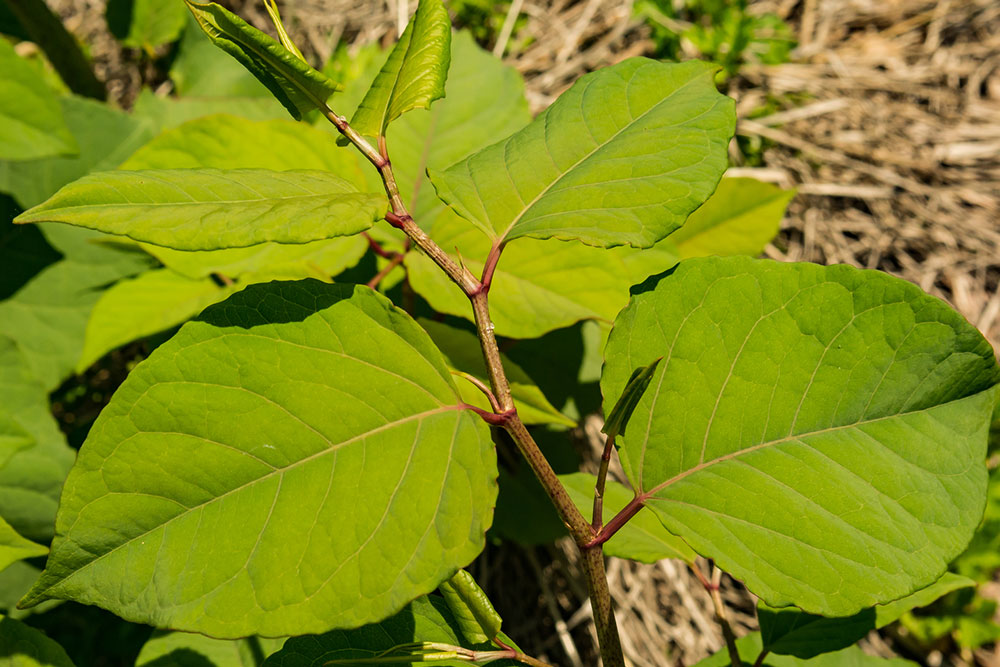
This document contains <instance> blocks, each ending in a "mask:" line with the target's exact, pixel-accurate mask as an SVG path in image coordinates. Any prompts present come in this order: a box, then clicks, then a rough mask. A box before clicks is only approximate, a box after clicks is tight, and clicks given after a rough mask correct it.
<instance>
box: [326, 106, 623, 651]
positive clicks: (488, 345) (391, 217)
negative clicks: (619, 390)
mask: <svg viewBox="0 0 1000 667" xmlns="http://www.w3.org/2000/svg"><path fill="white" fill-rule="evenodd" d="M322 111H323V114H324V115H325V116H326V118H327V119H328V120H329V121H330V122H331V123H333V124H334V126H336V128H337V129H338V130H339V131H340V133H341V134H343V135H344V136H345V137H346V138H347V139H348V140H349V141H350V142H351V143H352V144H354V145H355V146H356V147H357V148H358V150H360V151H361V153H362V154H363V155H364V156H365V157H366V158H367V159H368V161H369V162H371V163H372V164H373V165H374V166H375V167H376V168H377V169H378V171H379V174H380V175H381V177H382V183H383V185H384V186H385V192H386V195H387V196H388V197H389V211H388V212H387V213H386V215H385V219H386V221H387V222H388V223H389V224H390V225H392V226H393V227H396V228H397V229H400V230H402V231H403V233H405V234H406V236H407V237H408V238H409V239H410V240H411V241H412V242H413V243H414V244H415V245H416V246H417V247H418V248H420V249H421V250H422V251H423V252H424V254H426V255H427V256H428V257H430V258H431V260H433V261H434V263H435V264H437V265H438V267H440V268H441V270H442V271H444V272H445V274H446V275H447V276H448V277H449V278H451V280H452V281H453V282H454V283H455V284H457V285H458V286H459V287H460V288H461V290H462V291H463V292H464V293H465V295H466V296H467V297H469V301H470V302H471V304H472V312H473V316H474V318H475V322H476V332H477V333H478V335H479V343H480V347H481V348H482V352H483V357H484V359H485V361H486V369H487V374H488V376H489V380H490V386H491V387H492V389H493V396H494V397H495V400H496V405H495V406H494V412H492V413H490V412H486V411H485V410H481V409H479V408H476V407H474V406H465V407H468V408H469V409H472V410H474V411H475V412H477V413H478V414H479V415H480V416H481V417H482V418H483V419H484V420H486V421H487V422H488V423H490V424H492V425H495V426H500V427H502V428H503V429H504V430H506V431H507V433H508V434H510V436H511V438H512V439H513V440H514V442H515V443H516V444H517V448H518V450H520V452H521V454H522V455H523V456H524V458H525V459H526V460H527V461H528V464H529V465H530V466H531V469H532V470H533V471H534V473H535V476H536V477H538V480H539V481H540V482H541V484H542V487H543V488H544V489H545V491H546V493H547V494H548V496H549V498H550V499H551V500H552V504H553V505H554V506H555V508H556V511H557V512H558V513H559V516H560V518H561V519H562V520H563V522H564V523H565V524H566V526H567V528H568V529H569V532H570V535H572V536H573V539H574V540H575V541H576V544H577V546H578V548H579V549H580V553H581V555H582V562H583V565H584V569H585V570H586V573H587V582H588V588H589V590H590V601H591V605H592V608H593V610H594V621H595V624H596V626H597V636H598V640H599V643H600V645H601V657H602V659H603V661H604V665H605V667H625V657H624V654H623V653H622V647H621V640H620V639H619V636H618V628H617V625H616V624H615V617H614V611H613V610H612V608H611V593H610V591H609V590H608V581H607V575H606V574H605V571H604V552H603V549H602V548H601V546H600V543H596V544H594V543H592V541H593V540H594V537H595V531H594V529H593V528H592V527H591V525H590V523H589V522H588V521H587V520H586V519H585V518H584V516H583V514H581V513H580V510H578V509H577V508H576V505H575V504H573V501H572V499H570V497H569V494H568V493H567V492H566V488H565V487H564V486H563V485H562V483H561V482H560V481H559V478H558V477H557V476H556V473H555V471H554V470H553V469H552V466H551V465H549V462H548V460H547V459H546V458H545V455H544V454H542V451H541V449H539V448H538V444H537V443H536V442H535V440H534V438H532V437H531V434H530V433H529V432H528V429H527V428H526V427H525V425H524V423H523V422H522V421H521V418H520V416H519V415H518V414H517V409H516V408H515V407H514V400H513V397H512V396H511V393H510V383H509V382H508V381H507V376H506V374H505V372H504V368H503V363H502V362H501V360H500V349H499V348H498V347H497V340H496V335H495V334H494V333H493V329H494V326H493V321H492V320H491V319H490V307H489V286H490V283H491V281H492V278H493V273H494V271H495V270H496V266H497V262H498V261H499V260H500V254H501V252H502V250H503V244H494V246H493V248H491V250H490V254H489V256H488V257H487V259H486V264H485V266H484V269H483V276H482V280H481V281H480V280H479V279H477V278H476V277H475V276H474V275H472V273H471V272H470V271H469V270H468V269H467V268H465V267H464V266H461V265H459V264H457V263H456V262H455V261H454V260H453V259H452V258H451V257H450V256H449V255H448V254H447V253H446V252H445V251H444V250H442V249H441V247H440V246H439V245H438V244H437V243H435V242H434V241H433V240H432V239H431V238H430V237H429V236H428V235H427V234H426V233H425V232H424V231H423V230H422V229H421V228H420V227H419V226H418V225H417V224H416V223H415V222H414V221H413V218H412V216H411V215H410V213H409V211H407V209H406V205H405V204H404V203H403V200H402V198H401V197H400V194H399V186H398V185H397V184H396V176H395V174H394V173H393V171H392V162H391V160H390V159H389V152H388V150H387V148H386V145H385V138H384V137H380V138H379V140H378V148H377V149H376V148H375V147H374V146H372V145H371V144H370V143H369V142H368V140H367V139H365V138H364V137H363V136H361V135H360V134H359V133H358V132H357V131H356V130H355V129H354V128H352V127H351V126H350V124H348V122H347V120H346V119H345V118H343V117H341V116H338V115H337V114H336V113H334V112H333V111H331V110H330V109H329V108H324V109H322ZM636 511H638V509H637V510H636ZM616 518H617V517H616ZM515 659H517V658H515ZM522 662H523V660H522ZM526 664H535V665H538V664H541V663H537V662H535V663H526Z"/></svg>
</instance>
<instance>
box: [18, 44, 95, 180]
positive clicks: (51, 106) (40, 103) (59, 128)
mask: <svg viewBox="0 0 1000 667" xmlns="http://www.w3.org/2000/svg"><path fill="white" fill-rule="evenodd" d="M0 71H2V72H3V78H2V79H0V160H34V159H37V158H43V157H49V156H52V155H65V154H68V153H74V152H75V151H76V150H77V146H76V141H74V139H73V135H72V134H71V133H70V131H69V128H68V127H67V126H66V121H65V120H63V115H62V110H61V109H60V108H59V100H58V99H57V98H56V95H55V93H54V92H52V90H50V89H49V87H48V85H47V84H46V83H45V80H44V79H42V78H41V77H40V76H38V72H37V71H36V70H35V68H34V67H32V66H31V65H29V64H28V63H27V62H25V61H24V60H22V59H21V58H20V57H18V55H17V54H16V53H15V52H14V47H13V46H11V44H10V42H8V41H7V40H5V39H0Z"/></svg>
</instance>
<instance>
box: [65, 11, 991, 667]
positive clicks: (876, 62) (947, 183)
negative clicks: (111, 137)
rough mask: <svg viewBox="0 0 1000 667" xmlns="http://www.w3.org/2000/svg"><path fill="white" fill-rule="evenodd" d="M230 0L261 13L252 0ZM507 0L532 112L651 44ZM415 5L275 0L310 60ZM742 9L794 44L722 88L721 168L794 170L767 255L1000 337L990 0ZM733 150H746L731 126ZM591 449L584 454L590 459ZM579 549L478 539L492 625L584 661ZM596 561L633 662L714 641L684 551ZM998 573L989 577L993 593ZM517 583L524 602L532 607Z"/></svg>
mask: <svg viewBox="0 0 1000 667" xmlns="http://www.w3.org/2000/svg"><path fill="white" fill-rule="evenodd" d="M54 4H55V6H56V7H57V8H58V9H59V10H60V12H61V13H62V15H63V17H64V18H65V19H66V21H67V24H68V25H69V27H70V28H71V29H72V30H74V31H75V32H76V34H77V35H79V36H80V37H81V38H84V39H85V40H87V41H88V43H91V44H93V45H94V47H93V54H94V56H95V59H96V63H97V67H98V71H99V75H100V76H101V77H102V78H104V79H105V80H107V81H108V82H109V86H110V88H111V90H112V94H113V96H114V97H115V98H116V99H118V100H121V101H122V103H123V104H124V105H126V106H127V105H128V103H129V100H130V98H131V97H132V96H134V94H135V91H136V89H137V86H138V81H139V76H138V74H139V73H138V70H137V67H136V66H135V65H134V64H130V63H129V62H126V61H124V60H123V59H122V55H121V53H120V51H119V49H118V47H117V45H116V44H115V43H114V41H113V40H112V39H111V37H110V36H109V35H108V34H107V32H106V27H105V24H104V20H103V11H104V2H103V0H58V1H57V2H55V3H54ZM224 4H227V5H228V6H230V7H231V8H233V9H235V10H237V11H239V12H240V13H241V15H243V16H245V17H248V18H249V19H251V20H252V21H253V22H254V23H256V24H257V25H259V26H261V27H264V26H265V25H266V24H267V19H266V16H265V15H264V13H263V10H262V3H257V2H253V1H252V0H231V1H230V2H227V3H224ZM498 5H500V6H501V7H503V6H507V5H508V3H506V2H499V0H498ZM509 6H510V8H511V10H512V12H511V15H514V14H517V13H520V15H521V16H522V17H526V23H525V24H524V25H523V27H522V28H521V29H520V30H519V31H518V32H517V34H516V35H515V36H514V37H513V38H511V35H510V33H509V30H507V29H506V28H509V27H510V26H511V25H512V22H511V21H508V22H507V25H506V26H505V29H504V30H502V31H501V32H500V35H499V38H498V40H497V41H498V42H499V43H498V44H496V45H491V46H495V51H496V52H497V53H505V58H506V60H507V62H508V63H510V64H511V65H513V66H514V67H516V68H517V69H518V70H519V71H520V72H521V73H522V74H523V75H524V77H525V80H526V83H527V89H528V95H529V100H530V102H531V104H532V106H533V108H534V109H535V110H536V111H538V110H540V109H542V108H544V107H545V106H546V105H547V104H549V103H550V102H551V101H552V100H553V99H554V98H555V97H556V96H557V95H558V94H559V93H560V92H561V91H562V90H564V89H565V88H566V87H568V86H569V85H570V84H571V83H572V82H573V81H574V80H575V79H576V78H577V77H578V76H580V75H581V74H584V73H586V72H588V71H590V70H593V69H595V68H598V67H602V66H605V65H610V64H613V63H615V62H618V61H619V60H622V59H624V58H627V57H630V56H634V55H642V54H644V53H648V52H650V50H651V47H652V43H651V41H650V39H649V30H648V27H647V26H646V24H645V23H644V21H643V20H642V18H641V17H640V18H637V17H636V16H635V12H634V11H633V9H634V8H633V2H632V0H513V2H511V3H509ZM415 7H416V0H409V2H407V0H364V1H362V0H357V1H352V0H286V2H284V3H283V4H282V8H283V12H284V14H285V17H286V21H288V22H289V24H290V26H291V28H292V30H293V32H294V33H295V34H296V35H297V41H298V42H299V43H300V44H301V45H302V46H303V50H304V51H306V52H307V54H308V55H309V56H310V57H312V58H313V59H314V62H322V61H323V60H324V59H325V58H326V57H327V56H328V55H329V54H330V52H331V51H332V48H333V46H334V45H335V44H336V43H337V41H338V40H339V39H344V40H346V41H348V42H349V43H356V44H361V43H365V42H368V41H372V40H380V41H382V42H383V43H389V42H391V41H392V40H393V39H395V37H396V34H397V31H398V30H399V27H398V26H399V23H400V20H401V19H402V20H405V19H404V17H405V15H406V13H407V12H408V11H413V10H414V9H415ZM751 9H752V10H753V11H761V12H765V11H770V12H776V13H777V14H778V15H779V16H781V17H782V18H784V19H785V20H787V21H788V22H789V24H790V25H791V26H792V27H793V29H794V31H795V33H796V35H797V38H798V43H799V46H798V48H797V49H796V50H795V51H794V52H793V56H792V62H790V63H788V64H783V65H778V66H760V65H753V64H751V65H749V66H747V67H745V68H744V69H743V70H742V71H741V73H740V76H739V77H737V78H735V79H733V80H732V81H731V83H730V84H729V87H728V90H727V91H726V92H728V93H729V94H730V95H731V96H733V97H734V98H735V99H736V100H737V102H738V113H739V116H740V121H739V126H738V128H737V133H738V134H739V135H741V136H744V137H749V138H755V139H756V140H761V141H763V142H764V143H763V145H764V162H765V164H764V166H760V167H756V168H750V167H746V166H736V167H734V168H733V169H732V172H733V173H734V174H739V175H746V176H755V177H756V178H759V179H761V180H765V181H769V182H773V183H777V184H780V185H782V186H784V187H796V188H798V193H799V194H798V196H797V197H796V198H795V199H794V200H793V202H792V204H791V207H790V208H789V211H788V215H787V217H786V219H785V221H784V223H783V228H782V232H781V234H780V235H779V237H778V238H777V239H776V240H775V241H774V243H773V244H772V245H770V246H769V247H768V248H767V250H766V255H767V256H769V257H772V258H775V259H785V260H795V261H812V262H819V263H837V262H845V263H849V264H853V265H855V266H859V267H864V268H873V269H881V270H883V271H887V272H889V273H892V274H894V275H897V276H901V277H903V278H905V279H907V280H910V281H912V282H914V283H916V284H918V285H920V286H921V287H922V288H923V289H925V290H927V291H928V292H930V293H932V294H935V295H937V296H940V297H941V298H943V299H946V300H947V301H949V302H950V303H951V304H953V305H954V306H955V307H956V308H957V309H958V310H959V311H960V312H961V313H962V314H963V315H964V316H965V317H966V318H967V319H969V321H971V322H972V323H974V324H975V325H977V326H978V327H979V328H980V330H982V331H983V333H984V334H985V335H986V336H987V337H988V338H989V339H990V341H991V342H992V343H993V344H994V346H995V347H997V346H998V344H1000V290H998V282H1000V2H998V1H997V0H943V1H941V2H927V1H925V0H759V1H757V2H752V3H751ZM522 20H524V19H522ZM528 38H530V39H528ZM525 44H527V45H526V46H524V45H525ZM789 97H794V98H796V99H798V103H797V104H791V103H785V104H784V108H781V109H780V110H778V111H777V112H775V113H772V114H770V115H767V116H764V117H759V116H758V117H755V118H753V119H752V120H751V119H750V118H749V116H751V115H756V114H754V112H755V111H757V110H759V109H760V108H761V107H763V106H764V104H765V102H767V101H768V100H769V99H770V100H774V99H775V98H777V99H778V100H787V99H788V98H789ZM731 153H732V157H733V161H734V163H735V164H737V165H739V164H740V160H741V156H740V153H739V151H738V150H736V149H735V144H734V146H733V150H732V151H731ZM599 430H600V421H599V419H597V418H596V417H593V418H591V419H590V420H589V421H587V423H586V425H585V428H584V429H583V436H584V437H583V438H582V441H584V442H589V443H590V444H591V446H592V448H593V449H594V451H596V450H597V448H598V447H599V446H600V445H599V443H600V441H601V438H600V433H599ZM594 458H595V457H594V455H593V452H591V462H590V464H593V459H594ZM594 471H596V466H595V467H594ZM574 561H575V550H574V549H573V548H572V546H571V545H569V544H557V545H555V546H553V547H549V548H541V549H538V550H528V549H521V548H517V547H510V546H505V547H491V548H489V549H488V550H487V551H486V552H485V554H484V556H483V557H481V558H480V559H479V560H478V561H477V563H476V564H475V565H474V567H473V572H474V574H475V575H476V577H477V579H480V580H481V581H484V582H485V583H486V585H487V588H488V589H489V591H490V594H491V596H492V597H493V599H494V601H495V602H496V603H497V606H498V608H499V609H500V611H501V612H502V613H503V614H504V617H505V630H506V631H507V632H508V633H509V634H510V635H511V636H513V637H514V638H515V639H517V640H518V641H519V642H521V643H522V646H523V647H524V648H525V649H528V650H529V651H530V652H533V653H534V654H535V655H538V656H539V657H541V658H543V659H546V660H548V661H550V662H552V663H553V664H558V665H568V666H572V667H580V666H582V665H592V664H596V662H597V660H598V658H597V657H596V653H595V641H596V638H595V637H594V635H593V631H592V629H591V625H590V623H589V619H590V609H589V603H588V602H587V594H586V590H585V589H584V584H583V580H582V579H581V578H580V577H579V576H578V574H579V571H578V568H577V567H576V565H575V563H574ZM608 571H609V578H610V581H611V585H612V591H613V593H614V597H615V601H616V603H617V608H618V619H619V625H620V627H621V630H622V634H623V644H624V647H625V650H626V654H627V656H628V658H629V660H630V661H631V662H632V664H634V665H637V666H638V665H643V666H645V665H649V666H653V665H656V666H668V665H669V666H673V665H691V664H694V663H695V662H697V661H698V660H700V659H701V658H703V657H705V656H706V655H708V654H710V653H712V652H715V651H717V650H719V649H721V648H722V646H723V643H722V637H721V633H720V631H719V629H718V625H717V624H716V622H715V620H714V617H713V611H712V609H713V608H712V604H711V602H710V600H709V598H708V595H707V594H706V593H705V592H704V589H703V588H702V587H701V585H700V584H699V583H698V581H697V580H696V579H695V578H694V577H693V575H692V574H691V573H690V572H689V571H687V570H686V569H685V568H684V567H683V566H681V565H679V564H677V563H674V562H671V561H663V562H661V563H659V564H658V565H655V566H644V565H636V564H633V563H628V562H624V561H619V560H616V559H612V561H611V562H610V564H609V569H608ZM998 588H1000V585H998V584H994V588H993V589H990V587H989V586H987V587H986V590H985V591H983V592H984V593H985V594H987V595H991V596H992V597H995V598H997V599H1000V594H998V593H997V589H998ZM723 594H724V597H725V598H726V600H727V602H728V603H729V604H730V614H731V621H732V622H733V623H734V625H735V626H736V628H737V634H738V635H739V634H743V633H744V632H747V631H750V630H752V629H756V628H755V625H756V621H755V620H754V616H753V600H752V599H751V597H750V595H749V594H748V593H746V592H745V591H744V590H743V589H742V588H740V587H739V586H738V585H737V584H735V583H733V582H729V581H725V580H724V581H723ZM526 599H527V600H532V601H534V600H537V605H525V604H524V601H525V600H526ZM998 620H1000V619H998ZM907 644H908V642H907V637H906V636H905V635H902V634H899V633H898V632H897V633H895V634H892V633H890V634H888V635H883V636H880V635H877V634H873V635H871V636H870V637H869V638H868V639H867V640H865V642H864V643H863V645H864V647H865V648H866V650H868V651H869V652H873V653H876V654H880V655H885V656H890V655H893V654H894V651H903V652H905V649H906V646H907ZM908 657H911V658H913V657H915V656H912V655H911V656H908ZM925 662H926V664H928V665H930V666H931V667H936V665H940V664H955V665H973V664H974V665H983V666H987V665H988V666H992V667H1000V652H998V651H997V649H996V647H988V648H985V649H980V650H979V651H977V652H976V653H975V654H972V653H968V652H967V653H964V654H962V653H956V652H954V651H950V650H947V649H945V650H944V651H932V652H931V653H930V655H927V656H925Z"/></svg>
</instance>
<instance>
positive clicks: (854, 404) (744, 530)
mask: <svg viewBox="0 0 1000 667" xmlns="http://www.w3.org/2000/svg"><path fill="white" fill-rule="evenodd" d="M661 356H662V357H664V362H663V363H662V364H661V365H660V368H659V369H658V370H657V372H656V375H655V376H654V378H653V381H652V383H651V384H650V387H649V390H648V391H647V392H646V394H645V395H644V396H643V398H642V399H641V400H640V402H639V405H638V406H637V407H636V409H635V412H634V413H633V418H632V420H631V421H630V422H629V424H628V425H627V426H626V428H625V432H624V433H623V438H622V440H621V443H622V444H621V449H620V450H619V453H620V456H621V459H622V462H623V465H624V467H625V469H626V472H627V473H628V475H629V479H630V480H631V482H632V484H633V486H634V487H635V488H636V490H637V492H638V493H639V497H640V498H641V499H642V500H643V501H644V502H645V504H646V505H647V506H648V507H650V508H651V509H652V510H653V512H654V513H656V514H657V516H658V517H659V519H660V521H662V522H663V524H664V526H666V527H667V529H668V530H670V532H672V533H674V534H675V535H679V536H680V537H682V538H684V540H685V541H686V542H687V543H688V544H689V545H690V546H691V547H692V548H693V549H694V550H695V551H697V552H698V553H700V554H701V555H703V556H705V557H707V558H713V559H715V562H716V563H717V564H718V565H719V566H720V567H721V568H723V569H724V570H726V571H727V572H730V573H732V574H733V575H734V576H735V577H737V578H739V579H742V580H743V581H744V582H745V583H746V585H747V587H748V588H749V589H750V590H751V591H752V592H754V593H755V594H757V595H758V596H760V597H761V598H762V599H763V600H764V601H765V602H767V603H768V604H770V605H772V606H788V605H790V604H794V605H796V606H798V607H800V608H802V609H804V610H805V611H809V612H812V613H819V614H826V615H830V616H846V615H849V614H853V613H856V612H857V611H859V610H860V609H862V608H864V607H869V606H871V605H873V604H877V603H881V602H887V601H889V600H893V599H897V598H899V597H902V596H904V595H907V594H909V593H911V592H913V591H914V590H916V589H918V588H921V587H923V586H927V585H928V584H930V583H931V582H933V581H934V580H935V579H937V578H938V577H939V576H940V575H941V573H942V572H943V571H944V570H945V566H946V565H947V563H948V562H949V561H950V560H951V559H952V558H954V557H955V556H956V555H957V554H958V553H960V552H961V551H962V549H963V548H964V547H965V545H966V544H967V543H968V541H969V539H970V538H971V536H972V533H973V531H974V530H975V527H976V525H977V524H978V523H979V519H980V515H981V513H982V507H983V503H984V500H985V490H986V470H985V466H984V465H983V463H982V462H983V460H984V455H985V446H986V434H987V429H988V427H989V419H990V413H991V412H992V408H993V402H994V400H995V393H996V392H995V389H993V388H994V387H995V385H996V383H997V380H998V378H1000V368H998V367H997V364H996V361H995V359H994V356H993V350H992V349H991V348H990V346H989V344H988V343H987V342H986V341H985V340H984V339H983V337H982V336H981V335H980V334H979V332H978V331H976V329H975V328H974V327H972V326H971V325H970V324H969V323H968V322H966V321H965V320H964V319H962V317H961V316H960V315H958V314H957V313H955V312H954V311H952V310H950V309H949V308H948V307H947V306H945V305H944V304H943V303H942V302H941V301H940V300H938V299H935V298H933V297H930V296H927V295H926V294H924V293H923V292H921V291H920V290H919V289H918V288H917V287H915V286H913V285H911V284H909V283H906V282H904V281H902V280H899V279H897V278H893V277H890V276H888V275H885V274H881V273H876V272H867V271H858V270H856V269H853V268H850V267H846V266H833V267H821V266H816V265H811V264H779V263H775V262H769V261H761V260H751V259H749V258H729V259H719V258H708V259H692V260H687V261H685V262H682V263H681V264H680V265H679V267H678V268H677V269H676V270H675V271H672V272H670V273H668V274H665V275H664V276H661V277H659V279H658V280H652V279H651V280H650V281H648V282H647V283H646V284H644V285H643V286H641V287H639V288H637V292H636V294H635V296H634V297H633V300H632V302H631V303H630V305H629V306H628V308H626V309H625V310H623V311H622V313H621V314H620V315H619V316H618V319H617V320H616V322H615V328H614V330H613V331H612V333H611V338H610V340H609V342H608V346H607V348H606V351H605V359H606V363H605V367H604V375H603V377H602V380H601V387H602V390H603V393H604V396H605V406H606V407H608V406H609V404H610V401H611V400H613V399H614V397H617V396H618V395H619V394H620V393H621V391H622V389H623V388H624V386H625V383H626V382H627V381H628V378H629V376H630V374H631V372H632V370H633V369H634V368H636V367H638V366H642V365H644V364H648V363H650V362H652V361H653V360H654V359H656V358H658V357H661Z"/></svg>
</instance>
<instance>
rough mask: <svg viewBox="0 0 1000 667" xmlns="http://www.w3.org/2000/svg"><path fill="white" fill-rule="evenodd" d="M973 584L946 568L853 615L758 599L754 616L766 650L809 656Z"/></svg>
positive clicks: (834, 648)
mask: <svg viewBox="0 0 1000 667" xmlns="http://www.w3.org/2000/svg"><path fill="white" fill-rule="evenodd" d="M975 585H976V582H974V581H973V580H972V579H969V578H968V577H963V576H960V575H957V574H954V573H951V572H946V573H945V574H944V576H943V577H941V578H940V579H938V580H937V581H935V582H934V583H933V584H931V585H930V586H928V587H927V588H922V589H920V590H919V591H917V592H916V593H913V594H912V595H907V596H906V597H904V598H902V599H900V600H894V601H893V602H889V603H886V604H879V605H875V606H874V607H869V608H868V609H862V610H861V611H859V612H858V613H857V614H854V615H853V616H839V617H835V618H827V617H824V616H816V615H815V614H807V613H805V612H804V611H802V610H801V609H797V608H795V607H786V608H784V609H775V608H773V607H768V606H767V605H765V604H763V603H761V604H759V605H758V606H757V618H758V620H759V621H760V633H761V637H762V638H763V642H764V647H765V648H766V649H767V650H769V651H771V652H772V653H781V654H784V655H794V656H796V657H799V658H811V657H813V656H816V655H819V654H820V653H828V652H830V651H837V650H839V649H842V648H844V647H846V646H850V645H851V644H853V643H854V642H856V641H858V640H859V639H861V638H862V637H864V636H865V635H867V634H868V633H869V632H871V631H872V630H876V629H878V628H882V627H885V626H886V625H889V624H890V623H892V622H893V621H896V620H898V619H899V618H900V617H901V616H902V615H903V614H905V613H906V612H908V611H910V610H911V609H916V608H917V607H925V606H927V605H929V604H930V603H932V602H934V601H935V600H937V599H938V598H940V597H942V596H944V595H946V594H947V593H950V592H952V591H955V590H958V589H960V588H968V587H970V586H975Z"/></svg>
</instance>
